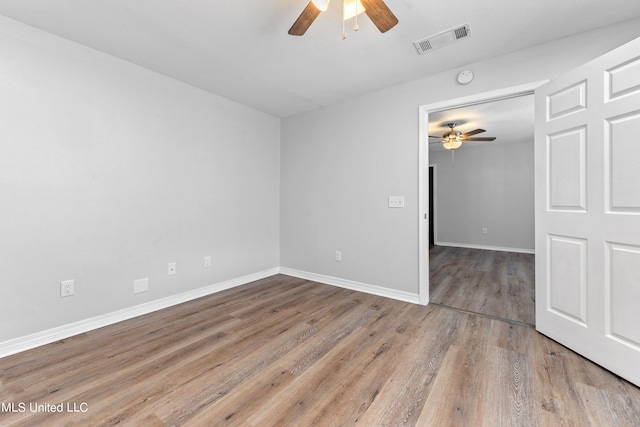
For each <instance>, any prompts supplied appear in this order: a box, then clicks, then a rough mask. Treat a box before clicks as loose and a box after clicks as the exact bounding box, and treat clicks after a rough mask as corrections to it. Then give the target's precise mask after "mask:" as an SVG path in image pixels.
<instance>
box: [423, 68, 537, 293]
mask: <svg viewBox="0 0 640 427" xmlns="http://www.w3.org/2000/svg"><path fill="white" fill-rule="evenodd" d="M547 82H548V80H541V81H536V82H532V83H527V84H523V85H518V86H511V87H507V88H503V89H497V90H493V91H488V92H482V93H478V94H474V95H468V96H464V97H461V98H455V99H450V100H445V101H439V102H434V103H430V104H425V105H421V106H420V107H419V108H418V114H419V117H418V122H419V130H418V140H419V141H418V268H419V271H418V277H419V289H418V299H419V302H420V304H422V305H427V304H429V222H428V217H427V215H428V213H429V134H428V127H429V114H430V113H435V112H438V111H442V110H450V109H452V108H460V107H468V106H471V105H476V104H484V103H487V102H493V101H499V100H501V99H508V98H515V97H518V96H523V95H531V94H533V93H534V91H535V89H536V88H537V87H539V86H542V85H543V84H545V83H547Z"/></svg>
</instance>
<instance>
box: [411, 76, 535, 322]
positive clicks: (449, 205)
mask: <svg viewBox="0 0 640 427" xmlns="http://www.w3.org/2000/svg"><path fill="white" fill-rule="evenodd" d="M542 83H543V82H539V83H533V84H531V85H525V86H519V87H514V88H509V89H505V90H501V91H495V92H491V93H485V94H480V95H475V96H471V97H466V98H460V99H456V100H451V101H447V102H443V103H438V104H430V105H425V106H422V107H421V109H420V110H421V115H420V118H421V126H420V130H421V137H420V142H421V149H422V152H421V156H420V159H421V164H420V171H421V174H420V176H421V182H420V196H421V199H422V200H421V202H420V206H421V208H422V211H421V223H420V226H421V227H420V233H421V239H420V240H421V242H420V249H421V254H420V264H421V266H420V272H421V277H420V284H421V286H420V296H421V302H423V303H428V302H432V303H434V304H442V305H448V306H452V307H453V308H456V309H460V310H464V311H470V312H478V313H480V314H484V315H488V316H491V317H496V318H501V319H506V320H512V321H514V322H516V323H525V324H533V323H534V321H535V307H534V298H535V296H534V277H533V271H534V268H533V256H534V255H533V252H534V208H533V196H534V185H533V165H534V159H533V139H534V138H533V128H534V124H533V100H532V98H533V97H532V96H528V97H527V96H526V95H532V94H533V90H534V89H535V88H536V87H537V86H539V85H540V84H542ZM517 98H526V99H529V100H530V103H531V104H530V105H529V106H528V107H527V108H529V109H530V115H531V119H530V123H529V129H528V130H527V133H528V134H527V135H525V136H523V141H521V142H519V146H518V147H516V144H513V142H514V141H513V137H505V136H504V135H509V134H511V135H512V134H513V131H511V130H509V129H508V128H504V127H503V128H502V129H503V130H500V129H499V127H498V126H497V124H496V123H497V122H492V121H489V120H488V119H486V115H485V116H483V114H481V113H482V111H480V112H477V111H476V113H477V114H476V116H473V117H472V115H471V113H473V112H474V110H487V109H490V108H491V105H492V104H494V105H498V103H499V102H503V101H504V102H507V101H509V100H512V99H517ZM461 112H463V114H465V115H466V117H460V116H458V117H457V118H456V117H453V116H452V115H455V114H456V113H458V114H459V113H461ZM497 115H500V113H499V112H498V113H497ZM483 117H484V118H485V119H484V120H483ZM452 120H453V122H456V123H458V125H457V126H459V127H460V131H461V132H462V133H464V132H468V131H472V130H475V129H485V130H486V135H491V136H497V137H498V138H497V139H496V141H495V142H497V143H490V142H486V143H485V142H482V143H478V142H475V141H474V142H463V146H462V147H461V148H462V150H465V151H464V152H463V151H462V150H461V149H460V148H459V149H457V150H455V151H456V152H455V161H454V158H453V156H454V154H453V153H452V152H451V151H449V150H445V149H443V148H442V147H441V145H442V144H441V142H440V139H439V138H429V135H434V132H435V136H439V133H438V132H439V131H438V129H435V130H434V125H437V126H435V127H436V128H437V127H438V126H440V127H444V128H445V129H446V128H447V127H448V126H449V123H451V122H452ZM492 131H499V132H500V134H502V135H503V136H502V138H500V135H493V134H492ZM478 133H480V132H478ZM483 135H484V134H483ZM483 135H477V136H483ZM524 139H528V142H524ZM430 140H431V142H435V144H429V142H430ZM507 140H510V141H511V142H512V145H511V146H507V143H508V142H507ZM465 144H467V146H465ZM473 144H477V145H473ZM482 144H492V145H490V147H491V148H490V149H486V148H484V149H485V152H484V153H482V152H481V151H480V150H483V147H482V146H481V145H482ZM430 145H431V146H435V147H434V148H432V149H430V148H429V147H430ZM525 145H526V147H525ZM438 150H439V151H438ZM514 150H515V151H514ZM527 150H529V151H530V153H529V152H528V151H527ZM430 151H431V152H430ZM510 155H512V156H515V158H510V157H509V156H510ZM474 158H475V161H474V160H473V159H474ZM495 161H498V163H500V164H501V166H499V167H496V166H495V164H494V163H495ZM523 161H528V162H529V164H528V166H527V168H528V172H527V173H528V176H527V177H526V179H524V181H526V182H525V183H521V184H522V185H526V186H528V189H527V191H526V193H527V194H525V195H523V194H518V193H521V191H520V190H518V189H517V188H508V189H507V193H508V194H498V193H499V192H500V191H503V190H505V188H503V187H505V186H507V187H508V186H509V182H511V181H513V178H512V176H508V174H513V173H514V172H517V169H519V168H520V166H518V162H523ZM492 162H494V163H492ZM483 163H484V164H483ZM483 168H484V169H483ZM500 168H502V169H504V170H503V171H502V172H500V171H499V169H500ZM463 173H466V174H467V177H466V181H465V179H462V180H460V179H459V178H460V177H461V176H462V175H463ZM501 173H506V174H507V175H502V176H501V175H500V174H501ZM469 174H471V176H469ZM483 182H484V184H483ZM456 186H457V187H456ZM517 197H524V198H527V199H528V202H527V203H528V207H527V208H526V209H527V210H528V212H527V213H526V218H520V219H521V220H524V221H526V222H527V223H528V226H527V228H528V229H527V231H526V232H525V233H524V234H526V236H525V237H524V240H521V241H520V242H519V243H518V241H514V240H513V237H517V236H514V235H515V234H517V233H514V232H512V231H509V227H515V228H516V229H517V225H516V224H509V222H513V221H512V219H513V215H514V214H515V212H517V211H518V209H516V208H518V207H520V208H522V202H521V201H518V200H514V198H515V199H517ZM465 198H471V199H473V200H467V201H465V200H464V199H465ZM509 201H510V202H509ZM483 203H484V204H486V206H483ZM505 203H507V204H506V205H505ZM448 209H449V210H448ZM450 209H453V210H450ZM495 209H498V210H501V209H502V210H504V211H505V212H504V215H503V217H502V218H499V212H498V215H496V214H495V213H492V210H495ZM510 218H511V219H510ZM426 220H428V221H429V222H428V224H427V222H426ZM490 221H494V222H493V223H491V222H490ZM516 222H517V221H516ZM490 224H492V225H490ZM500 225H505V227H504V229H502V230H501V229H500ZM521 234H522V233H521ZM520 237H522V236H520ZM523 242H524V243H523ZM430 277H432V279H433V282H434V283H433V286H430ZM430 292H432V293H430ZM514 295H515V296H516V298H509V297H510V296H514ZM512 313H515V314H512Z"/></svg>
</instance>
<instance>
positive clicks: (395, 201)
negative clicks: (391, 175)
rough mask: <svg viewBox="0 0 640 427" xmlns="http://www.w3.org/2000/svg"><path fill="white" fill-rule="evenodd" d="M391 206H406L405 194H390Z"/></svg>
mask: <svg viewBox="0 0 640 427" xmlns="http://www.w3.org/2000/svg"><path fill="white" fill-rule="evenodd" d="M389 207H390V208H404V196H389Z"/></svg>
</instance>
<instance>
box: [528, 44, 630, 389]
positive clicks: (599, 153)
mask: <svg viewBox="0 0 640 427" xmlns="http://www.w3.org/2000/svg"><path fill="white" fill-rule="evenodd" d="M535 157H536V328H537V329H538V330H539V331H540V332H542V333H543V334H545V335H548V336H549V337H551V338H553V339H555V340H556V341H559V342H560V343H562V344H564V345H566V346H567V347H570V348H571V349H573V350H575V351H576V352H578V353H580V354H582V355H584V356H585V357H587V358H589V359H591V360H593V361H595V362H596V363H599V364H600V365H602V366H604V367H605V368H607V369H609V370H611V371H613V372H615V373H617V374H619V375H620V376H622V377H624V378H626V379H628V380H629V381H631V382H633V383H635V384H636V385H640V368H639V367H640V173H639V171H640V39H638V40H634V41H632V42H631V43H628V44H626V45H624V46H622V47H620V48H618V49H616V50H614V51H611V52H609V53H608V54H606V55H604V56H602V57H600V58H598V59H596V60H594V61H591V62H589V63H588V64H585V65H583V66H581V67H579V68H577V69H575V70H573V71H571V72H570V73H567V74H566V75H564V76H562V77H559V78H557V79H555V80H553V81H551V82H549V83H548V84H546V85H544V86H542V87H540V88H539V89H537V90H536V146H535Z"/></svg>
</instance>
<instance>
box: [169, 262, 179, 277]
mask: <svg viewBox="0 0 640 427" xmlns="http://www.w3.org/2000/svg"><path fill="white" fill-rule="evenodd" d="M176 268H177V265H176V263H175V262H170V263H169V264H168V265H167V275H169V276H173V275H174V274H176Z"/></svg>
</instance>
